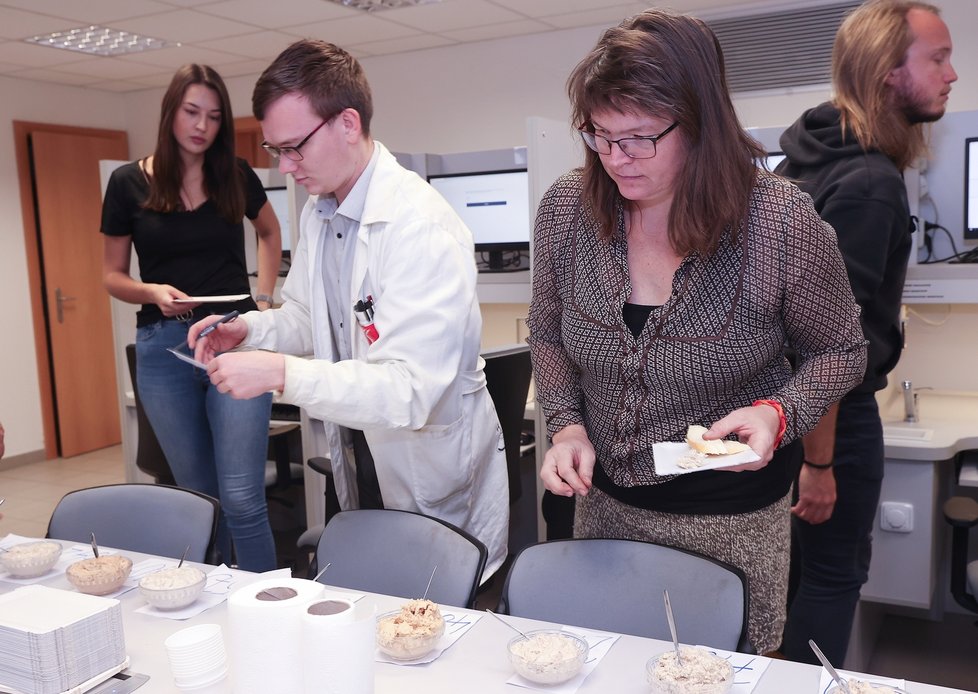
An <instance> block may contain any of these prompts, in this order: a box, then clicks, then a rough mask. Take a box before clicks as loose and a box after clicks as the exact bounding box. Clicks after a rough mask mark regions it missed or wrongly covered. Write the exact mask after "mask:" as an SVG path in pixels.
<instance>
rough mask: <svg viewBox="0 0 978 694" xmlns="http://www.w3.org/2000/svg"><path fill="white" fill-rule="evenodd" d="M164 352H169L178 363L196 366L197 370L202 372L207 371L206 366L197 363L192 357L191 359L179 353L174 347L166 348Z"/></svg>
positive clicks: (187, 355)
mask: <svg viewBox="0 0 978 694" xmlns="http://www.w3.org/2000/svg"><path fill="white" fill-rule="evenodd" d="M166 351H167V352H169V353H170V354H172V355H173V356H175V357H176V358H177V359H179V360H180V361H185V362H187V363H188V364H191V365H192V366H196V367H197V368H198V369H203V370H204V371H207V365H206V364H204V363H203V362H200V361H197V360H196V359H194V358H193V357H191V356H190V355H189V354H184V353H183V352H181V351H180V350H178V349H177V348H176V347H167V348H166Z"/></svg>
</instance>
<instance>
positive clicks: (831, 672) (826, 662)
mask: <svg viewBox="0 0 978 694" xmlns="http://www.w3.org/2000/svg"><path fill="white" fill-rule="evenodd" d="M808 645H809V646H811V648H812V650H813V651H814V652H815V655H816V657H818V660H819V662H821V663H822V667H824V668H825V671H826V672H828V673H829V675H831V676H832V679H833V680H835V683H836V684H837V685H839V689H841V690H842V691H844V692H845V693H846V694H852V692H850V691H849V683H848V682H846V681H845V680H844V679H842V677H840V676H839V673H838V672H836V671H835V668H834V667H832V663H830V662H829V659H828V658H826V657H825V654H824V653H822V649H820V648H819V647H818V646H816V645H815V642H814V641H813V640H812V639H808Z"/></svg>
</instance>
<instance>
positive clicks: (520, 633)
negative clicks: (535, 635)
mask: <svg viewBox="0 0 978 694" xmlns="http://www.w3.org/2000/svg"><path fill="white" fill-rule="evenodd" d="M486 612H488V613H489V614H491V615H492V616H493V617H495V618H496V619H498V620H499V621H500V622H502V623H503V624H505V625H506V626H508V627H509V628H510V629H512V630H513V631H515V632H516V633H517V634H519V635H520V636H522V637H523V638H524V639H526V640H527V641H529V640H530V637H529V636H527V635H526V634H524V633H523V632H522V631H520V630H519V629H517V628H516V627H514V626H513V625H512V624H510V623H509V622H507V621H506V620H505V619H503V618H502V617H500V616H499V615H498V614H496V613H495V612H493V611H492V610H490V609H489V608H488V607H487V608H486Z"/></svg>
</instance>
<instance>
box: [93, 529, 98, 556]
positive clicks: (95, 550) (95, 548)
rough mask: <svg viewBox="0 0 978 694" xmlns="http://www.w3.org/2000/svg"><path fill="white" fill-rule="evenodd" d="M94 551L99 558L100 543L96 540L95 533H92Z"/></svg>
mask: <svg viewBox="0 0 978 694" xmlns="http://www.w3.org/2000/svg"><path fill="white" fill-rule="evenodd" d="M92 552H93V553H94V554H95V558H96V559H98V543H97V542H95V533H92Z"/></svg>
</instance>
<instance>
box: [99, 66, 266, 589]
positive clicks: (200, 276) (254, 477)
mask: <svg viewBox="0 0 978 694" xmlns="http://www.w3.org/2000/svg"><path fill="white" fill-rule="evenodd" d="M245 215H247V216H248V218H249V219H251V220H252V221H253V223H254V225H255V229H256V230H257V232H258V296H259V299H268V298H269V297H270V296H271V294H272V291H273V289H274V285H275V277H276V275H277V271H278V267H279V263H280V262H281V252H282V251H281V249H282V240H281V236H280V232H279V224H278V220H277V219H276V217H275V213H274V212H273V210H272V206H271V205H270V204H269V203H268V201H267V199H266V197H265V192H264V189H263V188H262V185H261V183H260V181H259V180H258V177H257V176H256V175H255V173H254V171H252V170H251V168H250V167H249V166H248V164H247V163H245V162H244V161H242V160H240V159H236V158H235V156H234V125H233V118H232V116H231V104H230V100H229V98H228V93H227V88H226V87H225V86H224V82H223V81H222V80H221V77H220V75H218V74H217V73H216V72H215V71H214V70H213V69H212V68H210V67H207V66H203V65H185V66H183V67H182V68H180V69H179V70H178V71H177V73H176V74H175V75H174V76H173V80H172V81H171V83H170V86H169V88H168V89H167V92H166V94H165V95H164V97H163V104H162V109H161V115H160V129H159V137H158V139H157V144H156V151H155V153H154V154H153V156H151V157H147V158H145V159H140V160H138V161H135V162H132V163H129V164H126V165H125V166H122V167H120V168H119V169H117V170H116V171H115V172H114V173H113V174H112V177H111V179H110V181H109V184H108V188H107V190H106V193H105V201H104V204H103V208H102V233H103V234H104V238H105V255H104V261H103V265H104V272H105V277H104V282H105V286H106V288H107V289H108V291H109V293H110V294H111V295H112V296H114V297H115V298H117V299H120V300H122V301H127V302H130V303H137V304H142V307H141V308H140V310H139V312H138V313H137V318H136V326H137V332H136V380H137V384H138V388H139V395H140V399H141V400H142V402H143V405H144V408H145V410H146V414H147V416H148V417H149V420H150V422H151V423H152V425H153V430H154V431H155V432H156V435H157V438H159V440H160V445H161V446H162V448H163V452H164V453H165V454H166V458H167V462H168V463H169V464H170V467H171V469H172V470H173V474H174V477H175V478H176V480H177V484H179V485H181V486H183V487H188V488H190V489H195V490H198V491H201V492H204V493H207V494H210V495H211V496H214V497H217V498H219V499H220V501H221V509H222V519H221V526H220V529H219V533H218V544H219V547H220V549H221V550H222V553H223V555H224V559H225V560H226V561H230V560H231V544H232V541H233V545H234V552H235V555H236V561H237V564H238V565H239V566H240V567H241V568H243V569H247V570H250V571H266V570H269V569H274V568H275V566H276V561H275V543H274V540H273V538H272V532H271V527H270V526H269V522H268V511H267V508H266V505H265V492H264V481H265V460H266V458H267V448H268V420H269V416H270V411H271V395H263V396H261V397H258V398H254V399H252V400H235V399H233V398H231V397H230V396H227V395H224V394H221V393H219V392H218V391H217V389H216V388H214V387H212V386H211V384H210V381H209V380H208V378H207V374H206V372H204V371H203V370H201V369H198V368H196V367H194V366H191V365H190V364H188V363H185V362H183V361H180V360H179V359H177V358H176V357H175V356H173V355H172V354H171V353H169V352H168V351H167V348H169V347H174V346H183V347H184V348H185V347H186V342H187V329H188V327H189V326H190V325H191V324H193V323H194V322H195V321H197V320H199V319H200V318H202V317H204V316H207V315H210V314H212V313H222V314H223V313H228V312H230V311H232V310H237V311H239V312H242V313H243V312H245V311H251V310H254V309H256V308H259V309H264V308H268V307H269V303H268V302H267V301H262V302H260V303H261V305H256V302H255V301H254V300H253V299H252V298H251V295H250V287H249V284H248V273H247V268H246V264H245V251H244V228H243V224H242V220H243V217H244V216H245ZM133 247H135V249H136V254H137V256H138V258H139V279H135V278H133V277H132V276H131V275H130V273H129V267H130V258H131V254H132V248H133ZM196 297H200V298H203V297H221V299H220V300H217V301H215V300H207V301H193V300H191V299H192V298H196Z"/></svg>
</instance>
